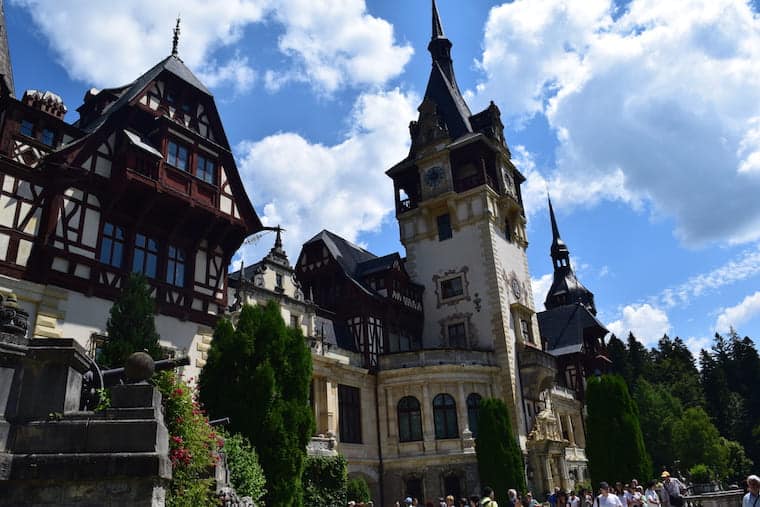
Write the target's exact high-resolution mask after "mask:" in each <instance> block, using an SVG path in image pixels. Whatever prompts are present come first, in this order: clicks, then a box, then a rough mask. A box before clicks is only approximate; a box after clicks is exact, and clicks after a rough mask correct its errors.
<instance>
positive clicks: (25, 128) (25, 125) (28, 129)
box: [21, 120, 34, 137]
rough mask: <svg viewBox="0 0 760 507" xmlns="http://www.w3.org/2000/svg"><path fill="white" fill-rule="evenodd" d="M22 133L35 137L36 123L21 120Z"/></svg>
mask: <svg viewBox="0 0 760 507" xmlns="http://www.w3.org/2000/svg"><path fill="white" fill-rule="evenodd" d="M21 133H22V134H24V135H25V136H29V137H34V123H32V122H30V121H29V120H21Z"/></svg>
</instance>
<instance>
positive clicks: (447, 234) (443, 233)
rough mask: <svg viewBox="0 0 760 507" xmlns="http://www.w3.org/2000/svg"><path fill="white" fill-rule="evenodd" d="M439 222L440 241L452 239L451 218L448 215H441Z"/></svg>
mask: <svg viewBox="0 0 760 507" xmlns="http://www.w3.org/2000/svg"><path fill="white" fill-rule="evenodd" d="M437 221H438V241H443V240H446V239H451V217H450V216H449V214H448V213H446V214H445V215H439V216H438V218H437Z"/></svg>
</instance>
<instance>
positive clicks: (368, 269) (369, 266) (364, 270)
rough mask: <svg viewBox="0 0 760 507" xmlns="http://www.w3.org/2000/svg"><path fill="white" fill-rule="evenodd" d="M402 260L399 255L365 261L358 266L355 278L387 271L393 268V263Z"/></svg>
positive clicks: (393, 254)
mask: <svg viewBox="0 0 760 507" xmlns="http://www.w3.org/2000/svg"><path fill="white" fill-rule="evenodd" d="M399 260H401V256H400V255H399V254H397V253H395V252H394V253H392V254H388V255H384V256H382V257H376V258H374V259H370V260H368V261H364V262H362V263H360V264H357V266H356V273H354V276H356V277H357V278H362V277H365V276H367V275H371V274H373V273H379V272H381V271H386V270H388V269H391V268H392V267H393V263H394V262H396V261H399Z"/></svg>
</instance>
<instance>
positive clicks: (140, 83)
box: [74, 55, 213, 133]
mask: <svg viewBox="0 0 760 507" xmlns="http://www.w3.org/2000/svg"><path fill="white" fill-rule="evenodd" d="M164 71H166V72H169V73H170V74H173V75H174V76H176V77H178V78H179V79H181V80H182V81H184V82H185V83H187V84H189V85H190V86H192V87H194V88H196V89H197V90H198V91H200V92H201V93H203V94H205V95H208V96H209V97H210V98H213V95H212V94H211V92H210V91H209V90H208V88H206V87H205V86H204V85H203V83H201V81H200V79H198V78H197V77H196V76H195V74H193V72H192V71H191V70H190V69H189V68H187V66H186V65H185V64H184V63H183V62H182V60H180V59H179V58H178V57H177V56H175V55H169V56H167V57H166V58H164V59H163V60H161V61H160V62H158V63H157V64H156V65H154V66H153V67H152V68H151V69H150V70H148V71H147V72H146V73H145V74H143V75H142V76H140V77H138V78H137V79H135V80H134V81H132V83H130V84H128V85H125V86H120V87H117V88H110V89H107V90H103V92H110V93H114V94H115V95H117V96H118V97H119V98H118V99H117V100H116V101H114V102H112V103H111V104H109V105H108V106H107V107H106V108H105V109H104V110H103V113H102V114H101V115H100V116H97V117H95V118H94V119H93V120H92V121H90V122H88V123H87V124H82V123H81V120H77V122H76V123H74V126H76V127H79V128H80V129H82V130H83V131H85V132H88V133H89V132H94V131H95V130H97V129H98V128H99V127H100V126H101V125H103V124H104V123H105V122H106V120H107V119H108V118H109V117H110V116H111V115H112V114H113V113H115V112H116V111H118V110H120V109H121V108H123V107H124V106H126V105H128V104H129V103H130V102H132V100H134V99H135V98H136V97H137V96H138V95H140V93H142V91H143V90H144V89H145V87H146V86H148V84H149V83H150V82H151V81H153V80H154V79H156V78H157V77H158V76H159V75H160V74H161V73H162V72H164ZM103 92H101V93H103Z"/></svg>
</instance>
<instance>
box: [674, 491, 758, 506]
mask: <svg viewBox="0 0 760 507" xmlns="http://www.w3.org/2000/svg"><path fill="white" fill-rule="evenodd" d="M743 496H744V491H742V490H741V489H734V490H730V491H715V492H711V493H704V494H702V495H689V496H686V497H684V507H737V506H738V505H741V504H742V497H743Z"/></svg>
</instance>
